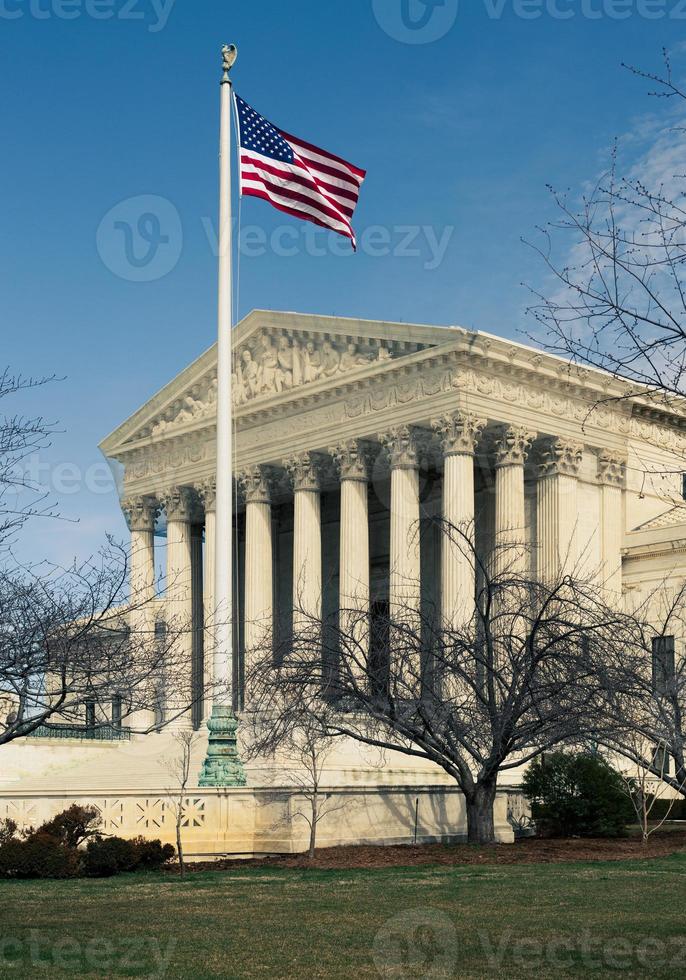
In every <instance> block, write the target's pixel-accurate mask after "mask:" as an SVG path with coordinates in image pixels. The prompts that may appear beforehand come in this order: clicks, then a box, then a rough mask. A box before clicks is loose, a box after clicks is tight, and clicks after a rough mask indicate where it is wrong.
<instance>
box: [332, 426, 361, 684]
mask: <svg viewBox="0 0 686 980" xmlns="http://www.w3.org/2000/svg"><path fill="white" fill-rule="evenodd" d="M331 453H332V456H333V457H334V459H335V460H336V462H337V463H338V466H339V470H340V477H341V522H340V570H339V604H340V614H339V627H340V632H341V636H342V644H341V645H342V647H344V648H345V649H344V650H342V651H341V655H342V657H344V659H345V663H344V664H342V668H343V670H347V671H348V672H349V673H350V675H351V678H352V679H353V680H354V681H355V682H362V681H364V680H365V678H366V674H367V657H368V654H369V625H370V623H369V505H368V499H367V483H368V479H369V474H368V469H367V460H366V458H365V454H364V449H363V448H362V447H361V446H360V444H359V443H358V442H357V441H356V440H352V441H350V442H347V443H345V444H343V445H341V446H337V447H336V448H334V449H332V451H331ZM344 682H345V677H344Z"/></svg>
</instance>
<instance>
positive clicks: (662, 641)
mask: <svg viewBox="0 0 686 980" xmlns="http://www.w3.org/2000/svg"><path fill="white" fill-rule="evenodd" d="M674 671H675V667H674V637H673V636H656V637H655V638H654V639H653V690H654V691H655V692H656V693H657V694H665V693H666V691H667V688H668V687H669V685H670V683H671V681H672V680H673V679H674Z"/></svg>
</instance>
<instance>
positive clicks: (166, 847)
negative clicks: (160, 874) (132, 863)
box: [133, 837, 176, 871]
mask: <svg viewBox="0 0 686 980" xmlns="http://www.w3.org/2000/svg"><path fill="white" fill-rule="evenodd" d="M133 843H134V844H135V846H136V856H137V863H136V869H137V870H139V871H159V869H160V868H161V867H162V866H163V865H165V864H167V863H168V862H169V861H171V860H172V858H173V857H174V855H175V854H176V851H175V849H174V847H173V846H172V845H171V844H163V843H162V841H160V840H157V839H155V840H147V839H146V838H145V837H136V838H134V840H133Z"/></svg>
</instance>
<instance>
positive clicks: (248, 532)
mask: <svg viewBox="0 0 686 980" xmlns="http://www.w3.org/2000/svg"><path fill="white" fill-rule="evenodd" d="M239 479H240V483H241V486H242V488H243V492H244V494H245V632H244V636H245V672H246V677H247V676H249V674H250V669H251V668H252V667H253V661H254V659H255V658H256V657H257V658H258V659H260V660H261V659H263V658H264V654H265V652H266V650H265V643H267V642H268V643H271V641H272V630H273V617H274V609H273V602H274V600H273V570H272V562H273V555H272V508H271V494H270V486H269V478H268V474H267V473H266V471H265V470H264V468H263V467H260V466H255V467H253V468H252V469H250V470H248V471H247V472H245V473H243V474H241V476H240V478H239ZM246 686H247V685H246ZM245 697H246V703H247V702H248V701H249V699H250V691H249V689H248V690H246V694H245Z"/></svg>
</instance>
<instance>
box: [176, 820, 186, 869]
mask: <svg viewBox="0 0 686 980" xmlns="http://www.w3.org/2000/svg"><path fill="white" fill-rule="evenodd" d="M176 850H177V852H178V855H179V873H180V875H181V877H182V878H183V876H184V874H185V871H186V866H185V864H184V860H183V843H182V841H181V819H180V817H179V818H177V821H176Z"/></svg>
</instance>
